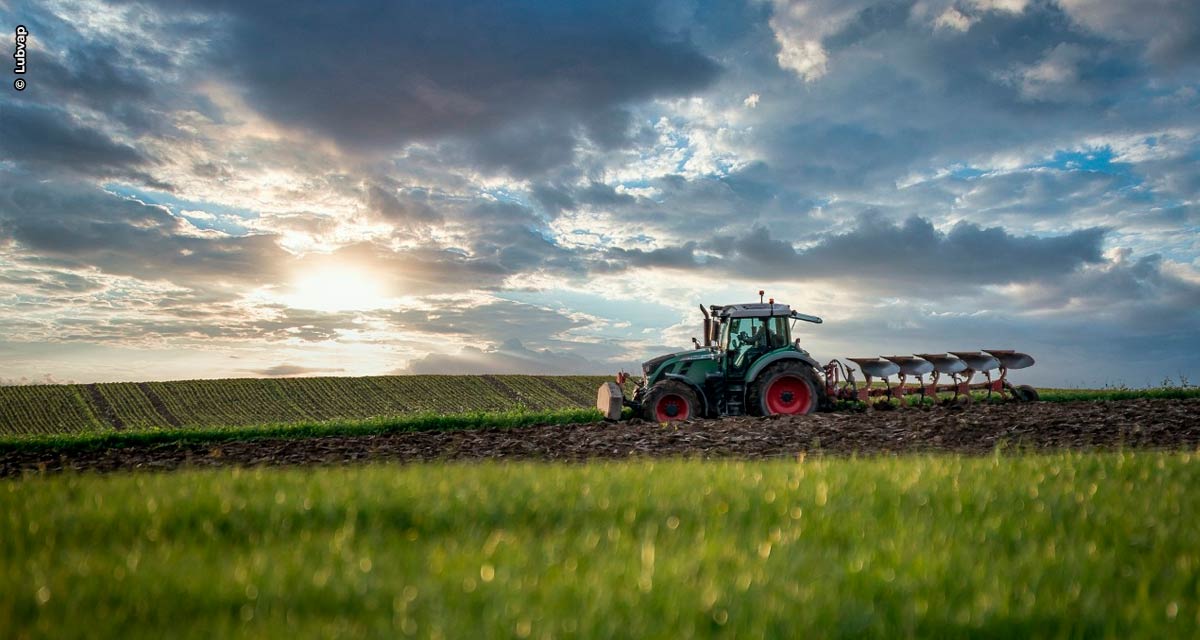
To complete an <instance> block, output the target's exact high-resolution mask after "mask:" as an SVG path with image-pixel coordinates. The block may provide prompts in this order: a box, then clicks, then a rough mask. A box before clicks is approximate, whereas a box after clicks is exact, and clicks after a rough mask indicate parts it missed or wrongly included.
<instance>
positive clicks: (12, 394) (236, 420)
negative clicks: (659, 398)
mask: <svg viewBox="0 0 1200 640" xmlns="http://www.w3.org/2000/svg"><path fill="white" fill-rule="evenodd" d="M603 380H604V378H600V377H596V376H517V375H511V376H508V375H497V376H446V375H421V376H373V377H361V378H334V377H320V378H284V379H253V378H244V379H228V380H186V381H176V382H149V383H104V384H93V385H35V386H12V387H0V435H24V434H39V433H42V434H44V433H81V432H93V431H108V430H141V429H155V428H173V427H210V426H237V425H250V424H265V423H287V422H313V421H324V420H346V419H349V420H354V419H366V418H375V417H391V416H405V415H413V414H429V413H439V414H457V413H468V412H481V411H482V412H510V411H550V410H559V409H573V408H579V407H587V406H590V405H591V404H592V401H593V400H594V398H595V390H596V387H597V386H598V385H599V384H600V382H602V381H603Z"/></svg>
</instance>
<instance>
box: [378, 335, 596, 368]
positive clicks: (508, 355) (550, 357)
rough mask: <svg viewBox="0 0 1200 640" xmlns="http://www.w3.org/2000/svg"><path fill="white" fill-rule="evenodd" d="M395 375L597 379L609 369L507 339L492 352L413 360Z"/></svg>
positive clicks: (471, 351) (471, 350) (468, 349)
mask: <svg viewBox="0 0 1200 640" xmlns="http://www.w3.org/2000/svg"><path fill="white" fill-rule="evenodd" d="M396 373H399V374H411V373H440V374H463V375H466V374H470V375H480V374H528V375H565V374H593V375H600V374H605V373H609V367H608V365H604V364H599V363H595V362H589V361H588V360H586V359H584V358H581V357H578V356H572V355H569V354H562V353H555V352H553V351H550V350H549V349H543V350H540V351H535V350H533V349H528V348H526V347H525V345H523V344H521V341H520V340H517V339H510V340H506V341H505V342H504V343H502V344H501V345H500V346H498V347H496V348H493V349H480V348H478V347H464V348H463V349H462V351H460V352H459V353H457V354H454V355H441V354H430V355H428V356H425V357H423V358H418V359H416V360H413V361H412V362H410V363H409V364H408V366H406V367H403V368H401V369H398V370H397V371H396Z"/></svg>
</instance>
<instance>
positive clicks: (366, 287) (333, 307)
mask: <svg viewBox="0 0 1200 640" xmlns="http://www.w3.org/2000/svg"><path fill="white" fill-rule="evenodd" d="M284 302H285V303H287V305H288V306H289V307H293V308H296V309H310V310H313V311H364V310H367V309H378V308H380V307H383V306H385V305H386V304H387V301H386V296H385V295H384V293H383V289H382V287H381V286H380V285H379V281H378V278H376V277H375V276H374V275H373V274H371V273H370V272H367V271H364V270H361V269H355V268H351V267H328V268H323V269H319V270H313V271H307V272H304V273H302V274H300V275H298V276H297V277H296V278H295V280H293V281H292V283H291V286H290V287H289V291H288V293H287V294H286V295H285V296H284Z"/></svg>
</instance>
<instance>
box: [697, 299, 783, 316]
mask: <svg viewBox="0 0 1200 640" xmlns="http://www.w3.org/2000/svg"><path fill="white" fill-rule="evenodd" d="M711 309H712V311H713V314H714V315H717V316H720V317H723V318H760V317H762V316H790V315H791V314H792V308H791V307H790V306H788V305H786V304H779V303H778V302H777V303H774V304H770V303H766V302H748V303H746V304H727V305H713V306H712V307H711Z"/></svg>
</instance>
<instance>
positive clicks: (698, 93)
mask: <svg viewBox="0 0 1200 640" xmlns="http://www.w3.org/2000/svg"><path fill="white" fill-rule="evenodd" d="M0 18H2V19H0V25H2V26H3V32H2V33H0V49H3V50H4V51H5V52H6V54H5V55H6V56H10V55H11V53H8V52H12V51H13V50H14V48H15V40H14V35H13V33H14V28H15V25H17V24H22V25H25V26H26V27H27V28H28V30H29V33H30V41H29V45H28V49H27V72H26V74H25V75H23V76H21V77H22V78H24V79H25V80H26V88H25V89H24V90H23V91H16V90H15V89H14V87H13V86H12V82H13V80H14V79H15V78H16V77H17V76H14V75H12V74H11V73H10V71H11V69H5V70H4V71H5V73H6V74H7V75H6V76H5V78H6V80H5V82H4V83H2V84H0V382H3V383H10V384H11V383H28V382H68V381H72V382H96V381H119V380H167V379H191V378H223V377H247V376H255V377H258V376H289V375H377V374H390V373H401V374H403V373H548V374H559V373H564V374H565V373H612V372H615V371H617V370H618V369H621V368H625V369H632V370H637V369H636V368H635V367H637V363H638V362H640V361H642V360H645V359H648V358H649V357H652V356H654V355H658V354H661V353H667V352H672V351H678V350H681V349H683V348H685V347H687V346H689V345H690V344H691V338H692V337H693V336H696V337H699V335H700V320H701V316H700V313H699V310H698V309H697V307H698V305H700V304H723V303H736V302H749V301H756V300H757V298H758V296H757V291H758V290H759V289H764V290H766V291H767V295H769V296H772V297H774V298H775V299H776V300H778V301H780V302H785V303H788V304H791V305H792V307H793V308H795V309H797V310H799V311H802V312H805V313H810V314H814V315H818V316H821V317H822V318H824V320H825V322H824V324H821V325H808V324H803V323H802V326H798V327H797V332H798V333H797V337H799V338H800V339H801V341H802V343H803V344H804V345H805V347H806V348H807V349H808V350H809V351H810V352H812V353H813V355H814V356H816V357H817V358H818V359H821V360H822V361H824V360H827V359H830V358H835V357H836V358H845V357H851V356H854V357H857V356H875V355H891V354H894V353H896V354H905V353H919V352H930V351H947V350H950V351H961V350H975V349H979V348H1010V349H1018V350H1021V351H1025V352H1028V353H1030V354H1032V355H1033V356H1034V357H1035V358H1036V359H1037V361H1038V364H1037V365H1036V366H1035V367H1033V368H1032V369H1028V370H1024V371H1021V372H1019V375H1018V374H1017V373H1014V379H1019V380H1020V381H1022V382H1030V383H1033V384H1040V385H1055V386H1102V385H1128V386H1146V385H1157V384H1159V383H1161V382H1162V381H1163V380H1164V379H1166V378H1170V379H1172V380H1173V381H1176V382H1178V381H1181V379H1182V380H1186V381H1190V382H1191V383H1197V382H1200V365H1198V364H1197V359H1198V357H1200V234H1197V229H1198V228H1200V201H1198V194H1200V3H1197V2H1195V1H1194V0H1097V1H1084V0H1057V1H1043V2H1038V1H1033V0H954V1H947V0H917V1H896V2H867V1H859V0H818V1H813V2H786V1H784V0H775V1H768V0H749V1H746V2H737V1H726V0H719V1H718V0H714V1H711V2H692V1H684V0H679V1H664V2H643V1H636V2H624V1H621V0H602V1H596V2H590V1H581V2H569V3H559V2H492V1H488V2H467V3H462V2H445V3H441V2H435V3H429V2H392V1H390V0H388V1H385V0H376V1H368V2H353V3H328V2H313V1H306V0H298V1H288V2H271V1H266V2H254V3H247V2H235V1H226V0H213V1H207V2H187V1H184V0H146V1H144V2H125V1H114V2H101V1H96V0H39V1H37V2H25V1H24V0H0Z"/></svg>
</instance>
